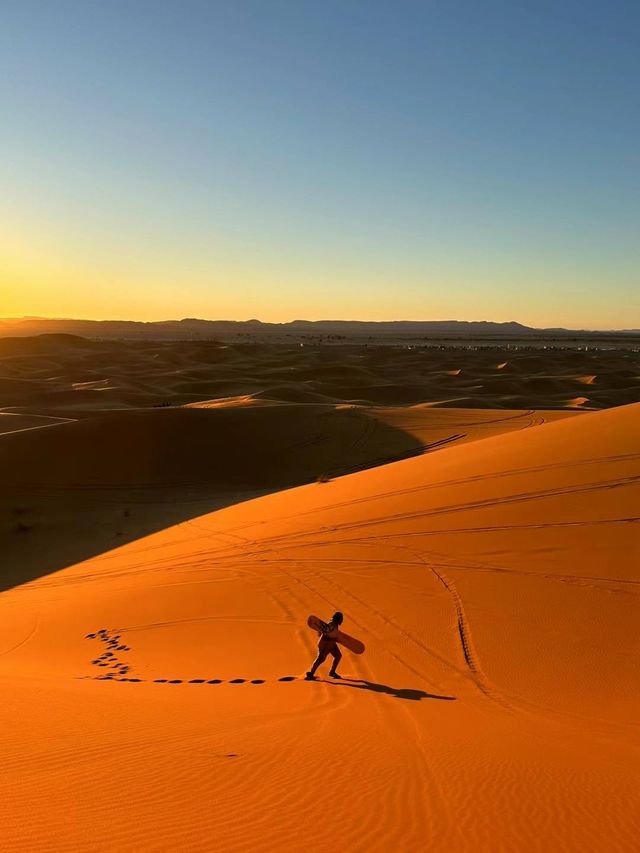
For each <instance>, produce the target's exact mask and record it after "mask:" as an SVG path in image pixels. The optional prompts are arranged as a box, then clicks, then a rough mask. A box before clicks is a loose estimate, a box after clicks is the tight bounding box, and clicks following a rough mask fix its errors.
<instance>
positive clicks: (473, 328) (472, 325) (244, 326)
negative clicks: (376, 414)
mask: <svg viewBox="0 0 640 853" xmlns="http://www.w3.org/2000/svg"><path fill="white" fill-rule="evenodd" d="M38 334H65V335H80V336H82V337H86V338H99V339H103V340H104V339H121V338H125V339H140V338H147V339H150V340H163V339H164V340H185V339H186V340H207V339H212V338H216V339H219V340H225V339H234V340H237V339H239V338H253V339H255V338H264V339H282V338H287V337H313V338H319V337H323V338H334V339H340V338H348V339H351V340H353V339H363V340H365V339H368V338H374V339H381V338H384V339H394V338H397V339H407V338H415V339H427V340H431V339H432V340H438V339H465V338H487V339H492V340H508V339H520V340H522V339H527V338H536V337H538V338H539V337H548V336H553V337H560V338H563V337H568V338H569V337H575V336H588V337H589V338H596V337H597V338H599V337H602V336H619V335H640V330H638V329H629V330H624V331H622V330H620V331H615V330H612V331H607V332H604V331H587V330H570V329H556V328H554V329H535V328H532V327H531V326H525V325H523V324H522V323H517V322H515V321H511V322H506V323H493V322H489V321H479V322H468V321H464V320H426V321H416V320H393V321H383V322H368V321H360V320H293V321H292V322H289V323H263V322H261V321H260V320H254V319H252V320H244V321H235V320H201V319H197V318H191V317H188V318H185V319H183V320H164V321H158V322H148V323H146V322H139V321H134V320H70V319H51V318H44V317H22V318H15V319H13V318H12V319H5V320H0V337H7V336H20V337H21V336H25V335H38Z"/></svg>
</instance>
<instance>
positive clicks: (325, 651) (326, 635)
mask: <svg viewBox="0 0 640 853" xmlns="http://www.w3.org/2000/svg"><path fill="white" fill-rule="evenodd" d="M343 621H344V616H343V615H342V613H340V612H339V611H338V612H337V613H334V614H333V616H332V617H331V621H330V622H321V623H320V624H319V627H318V628H317V630H318V631H319V633H320V638H319V640H318V657H317V658H316V659H315V660H314V662H313V664H312V666H311V669H310V670H309V672H308V673H307V676H306V677H307V678H308V679H309V681H313V680H314V679H315V677H316V670H317V669H318V667H319V666H320V664H321V663H324V662H325V660H326V659H327V655H331V656H332V657H333V666H332V667H331V669H330V670H329V675H330V676H331V678H341V676H340V675H338V673H337V672H336V669H337V667H338V664H339V663H340V661H341V660H342V652H341V651H340V649H339V648H338V641H337V640H336V634H337V632H338V629H339V628H340V625H342V622H343Z"/></svg>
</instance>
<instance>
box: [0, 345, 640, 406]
mask: <svg viewBox="0 0 640 853" xmlns="http://www.w3.org/2000/svg"><path fill="white" fill-rule="evenodd" d="M585 384H588V388H589V393H588V395H585V394H584V391H585ZM247 395H257V396H260V397H261V398H263V399H271V400H274V401H284V402H295V403H304V402H312V403H322V402H324V403H360V404H363V405H383V406H386V405H393V406H402V405H413V404H424V403H431V404H438V403H443V401H445V405H447V406H456V407H460V408H487V409H495V408H506V409H530V408H535V409H554V408H558V409H560V408H565V407H567V406H571V405H572V404H571V403H568V401H571V400H573V399H574V398H575V397H578V396H588V398H589V399H588V405H587V404H585V405H586V407H587V408H592V409H599V408H607V407H609V406H615V405H624V404H626V403H631V402H637V401H638V400H640V353H638V352H636V351H633V350H607V349H593V350H589V349H581V350H578V349H573V350H572V349H564V350H558V349H553V350H535V351H531V350H529V349H526V348H520V349H519V348H517V347H515V348H514V347H506V346H504V347H498V346H494V347H485V346H478V345H476V346H469V347H468V348H462V347H459V348H444V347H443V348H435V347H428V348H427V347H417V346H414V347H410V348H408V347H401V346H376V345H374V344H372V345H363V344H349V343H344V344H341V345H340V346H321V345H314V346H304V347H300V346H298V345H293V344H291V345H286V344H259V343H255V344H238V343H234V344H221V343H216V342H215V341H212V342H209V343H206V342H190V341H174V342H148V341H144V342H139V341H137V342H133V341H130V342H123V341H88V340H85V339H83V338H76V337H74V336H72V335H41V336H37V337H35V338H13V339H12V338H0V407H9V406H11V407H14V408H20V410H24V411H30V412H35V411H40V410H51V409H56V410H57V411H60V412H62V413H64V412H65V411H69V410H72V411H74V410H87V409H91V408H95V409H96V410H105V409H120V408H141V407H145V406H154V405H155V406H158V405H163V404H165V405H174V406H179V405H185V404H189V403H197V402H200V401H201V400H211V399H214V398H223V397H233V396H247Z"/></svg>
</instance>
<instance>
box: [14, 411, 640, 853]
mask: <svg viewBox="0 0 640 853" xmlns="http://www.w3.org/2000/svg"><path fill="white" fill-rule="evenodd" d="M222 411H224V410H222ZM253 411H258V410H255V409H254V410H253ZM427 411H431V412H435V413H437V414H438V415H439V416H440V417H442V418H443V420H447V421H448V425H449V426H450V427H453V426H454V424H455V423H456V422H455V420H454V418H455V415H456V413H453V412H445V411H444V410H441V409H437V408H436V409H427ZM403 417H404V416H403ZM518 419H519V420H520V421H524V417H523V415H522V413H520V414H514V415H513V420H512V421H511V422H515V421H517V420H518ZM479 420H480V421H481V423H484V426H488V425H489V424H490V422H491V420H492V418H491V417H490V418H487V420H486V421H484V422H483V421H482V419H481V418H480V419H479ZM493 420H494V421H495V420H496V418H495V415H494V416H493ZM408 427H409V429H411V424H410V422H409V423H408ZM74 428H75V427H74ZM456 428H458V427H457V426H456ZM69 429H70V428H69V427H66V426H64V427H60V428H57V427H56V428H54V429H51V430H43V431H41V432H40V433H39V434H38V438H39V439H42V438H44V437H46V436H48V440H50V441H51V440H52V439H51V436H54V435H55V434H56V430H57V431H58V435H61V434H62V433H63V431H65V430H69ZM638 434H640V406H638V405H635V406H627V407H624V408H619V409H611V410H608V411H603V412H596V413H589V414H577V415H574V416H571V417H568V418H564V419H562V420H560V421H559V422H557V423H547V424H543V425H542V426H538V427H536V428H535V429H515V430H512V431H511V432H508V433H506V434H500V435H494V436H492V437H489V438H487V439H486V440H481V441H479V440H478V441H468V442H466V443H462V444H457V443H454V444H452V445H451V446H450V447H448V448H447V449H443V450H439V451H438V452H434V453H430V454H427V455H422V456H418V457H416V458H411V459H407V460H404V461H398V462H394V463H392V464H389V465H386V466H382V467H378V468H374V469H372V470H367V471H362V472H359V473H355V474H352V475H350V476H346V477H342V478H340V479H337V480H334V481H331V482H329V483H313V484H310V485H306V486H302V487H299V488H295V489H289V490H284V491H280V492H277V493H275V494H271V495H266V496H264V497H260V498H258V499H255V500H251V501H247V502H244V503H239V504H236V505H235V506H230V507H228V508H226V509H222V510H219V511H217V512H213V513H210V514H207V515H204V516H202V517H199V518H196V519H192V520H190V521H188V522H185V523H182V524H179V525H177V526H173V527H169V528H167V529H166V530H163V531H161V532H158V533H156V534H154V535H152V536H149V537H147V538H145V539H140V540H138V541H135V542H131V543H129V544H127V545H125V546H124V547H122V548H119V549H116V550H112V551H109V552H106V553H104V554H102V555H101V556H98V557H96V558H95V559H91V560H88V561H85V562H82V563H79V564H77V565H74V566H71V567H69V568H67V569H65V570H63V571H59V572H55V573H53V574H48V575H46V576H43V577H41V578H40V579H38V580H34V581H33V582H31V583H28V584H23V585H21V586H18V587H16V588H14V589H12V590H9V591H7V592H5V593H4V594H3V595H2V596H1V597H0V650H1V651H2V654H1V655H0V684H1V685H2V687H3V696H4V697H6V698H5V700H4V701H3V707H2V714H3V715H4V716H3V723H4V725H3V726H2V731H3V732H5V741H6V742H5V743H4V745H3V754H4V758H3V766H2V771H1V772H2V775H3V778H4V783H3V797H2V809H3V811H4V812H5V814H6V815H7V817H6V818H5V820H4V821H3V827H4V829H5V844H6V846H7V847H8V849H11V850H29V851H31V850H81V849H86V843H87V842H86V839H87V838H90V839H91V844H92V845H93V849H96V850H113V849H120V850H159V849H174V850H175V849H181V850H183V849H189V850H203V851H204V850H220V851H223V850H224V851H245V850H264V851H267V850H283V851H299V850H301V849H306V848H307V846H308V844H309V841H308V839H309V837H310V835H311V837H312V839H313V844H314V846H315V845H319V846H323V847H324V846H328V845H333V846H335V844H336V839H339V844H340V847H341V848H342V849H346V850H363V851H364V850H379V851H387V850H407V851H414V850H415V851H418V850H433V851H474V853H475V851H479V850H487V851H496V850H505V851H507V850H508V851H541V852H542V851H549V850H558V851H598V853H600V852H601V851H605V850H606V851H610V850H611V851H613V850H615V851H631V850H635V849H636V846H637V837H638V814H640V795H639V793H638V792H639V791H640V785H639V782H640V778H639V777H640V773H639V760H638V759H639V758H640V755H639V752H640V750H639V748H638V722H637V720H638V710H639V696H638V680H637V672H638V664H639V663H640V660H639V646H638V627H637V626H638V617H639V615H640V614H639V608H638V584H639V583H640V578H639V568H640V565H639V564H640V539H639V534H638V522H639V517H638V507H639V506H640V446H639V444H638V439H637V436H638ZM33 435H36V433H34V434H33ZM10 438H11V437H10ZM17 438H18V437H17V436H14V437H13V440H16V439H17ZM336 608H340V609H342V610H343V611H344V612H345V614H346V623H345V628H346V629H347V630H349V631H350V633H352V634H354V635H357V636H359V637H360V638H361V639H363V640H364V641H365V643H366V645H367V651H366V653H365V654H364V655H362V656H361V657H353V656H347V655H346V654H345V660H344V662H343V665H342V667H341V670H342V672H343V675H344V676H345V678H344V680H343V681H341V682H337V683H336V682H331V683H329V681H330V680H329V679H326V678H325V677H324V676H323V677H322V678H321V680H320V681H319V682H316V683H313V682H311V683H310V682H306V681H303V680H301V677H300V676H301V675H302V674H303V673H304V671H305V669H306V668H307V667H308V665H309V663H310V661H311V659H312V657H313V655H314V635H313V634H312V632H310V631H309V629H308V628H306V625H305V620H306V617H307V615H308V614H309V613H312V612H313V613H318V614H320V615H323V614H330V613H331V612H332V611H333V610H334V609H336ZM324 672H325V673H326V669H325V670H324ZM9 733H10V737H8V734H9Z"/></svg>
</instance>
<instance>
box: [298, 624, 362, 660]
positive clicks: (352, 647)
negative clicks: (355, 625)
mask: <svg viewBox="0 0 640 853" xmlns="http://www.w3.org/2000/svg"><path fill="white" fill-rule="evenodd" d="M307 625H308V626H309V627H310V628H313V630H314V631H317V632H318V633H319V634H321V633H322V631H323V630H324V628H325V627H326V625H327V623H326V622H323V621H322V619H320V618H318V617H317V616H309V618H308V619H307ZM329 636H330V637H332V638H333V639H335V641H336V642H337V643H340V645H341V646H344V647H345V649H349V651H350V652H353V653H354V655H361V654H362V652H363V651H364V643H363V642H362V641H361V640H356V638H355V637H351V636H349V634H345V633H344V631H340V630H337V631H332V632H331V634H329Z"/></svg>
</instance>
